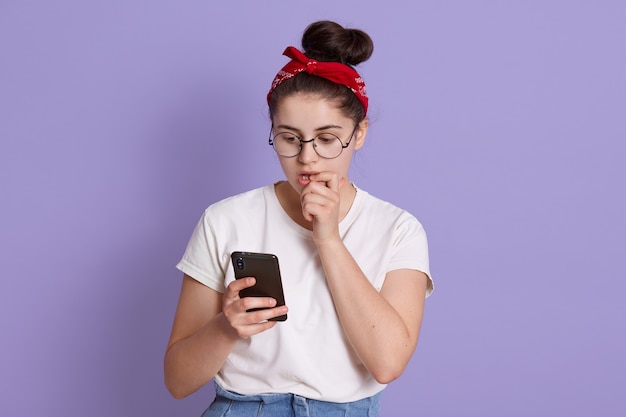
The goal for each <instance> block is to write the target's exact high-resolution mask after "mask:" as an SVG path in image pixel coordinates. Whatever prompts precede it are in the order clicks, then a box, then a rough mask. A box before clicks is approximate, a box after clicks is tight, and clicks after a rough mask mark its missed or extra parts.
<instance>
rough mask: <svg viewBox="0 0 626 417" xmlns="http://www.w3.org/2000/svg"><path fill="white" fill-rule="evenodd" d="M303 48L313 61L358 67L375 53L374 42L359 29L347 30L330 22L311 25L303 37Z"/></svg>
mask: <svg viewBox="0 0 626 417" xmlns="http://www.w3.org/2000/svg"><path fill="white" fill-rule="evenodd" d="M302 48H303V49H304V53H305V54H306V55H307V56H308V57H309V58H311V59H316V60H318V61H329V62H341V63H342V64H347V65H358V64H360V63H361V62H364V61H367V60H368V59H369V57H370V56H372V52H374V42H372V39H371V38H370V37H369V35H368V34H367V33H365V32H363V31H362V30H359V29H347V28H344V27H343V26H341V25H339V24H338V23H335V22H331V21H330V20H322V21H319V22H315V23H311V24H310V25H309V26H308V27H307V28H306V30H305V31H304V34H303V35H302Z"/></svg>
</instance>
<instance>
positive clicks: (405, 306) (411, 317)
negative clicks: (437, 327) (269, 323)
mask: <svg viewBox="0 0 626 417" xmlns="http://www.w3.org/2000/svg"><path fill="white" fill-rule="evenodd" d="M311 179H312V182H311V183H310V184H309V185H308V186H307V187H305V189H304V190H303V192H302V194H301V197H300V199H301V205H302V214H303V216H304V218H305V219H306V220H308V221H311V222H312V226H313V239H314V241H315V244H316V245H317V248H318V251H319V255H320V258H321V261H322V265H323V267H324V272H325V275H326V281H327V283H328V286H329V288H330V292H331V294H332V297H333V301H334V304H335V308H336V310H337V315H338V317H339V321H340V322H341V326H342V328H343V330H344V332H345V334H346V336H347V337H348V340H349V341H350V343H351V345H352V348H353V349H354V351H355V352H356V354H357V355H358V357H359V358H360V359H361V362H362V363H363V365H364V366H365V367H366V368H367V369H368V370H369V371H370V373H371V374H372V375H373V376H374V378H376V380H377V381H378V382H380V383H388V382H390V381H392V380H394V379H396V378H397V377H399V376H400V375H401V374H402V372H403V371H404V369H405V368H406V366H407V364H408V362H409V360H410V358H411V355H412V354H413V352H414V351H415V347H416V346H417V339H418V336H419V330H420V327H421V323H422V315H423V312H424V300H425V297H426V290H427V280H428V277H427V276H426V274H424V273H423V272H420V271H416V270H409V269H402V270H396V271H391V272H389V273H388V274H387V276H386V277H385V283H384V284H383V288H382V289H381V291H380V293H379V292H378V291H376V289H375V288H374V287H373V286H372V284H371V283H370V282H369V281H368V279H367V277H366V276H365V275H364V274H363V271H361V268H360V267H359V265H358V264H357V263H356V261H355V260H354V258H353V257H352V255H351V254H350V252H349V251H348V249H347V248H346V246H345V245H344V243H343V241H342V239H341V237H340V235H339V230H338V223H339V222H338V216H339V208H340V190H341V188H342V186H343V185H344V184H345V180H344V179H339V178H338V177H337V175H336V174H334V173H332V172H324V173H320V174H317V175H315V176H311Z"/></svg>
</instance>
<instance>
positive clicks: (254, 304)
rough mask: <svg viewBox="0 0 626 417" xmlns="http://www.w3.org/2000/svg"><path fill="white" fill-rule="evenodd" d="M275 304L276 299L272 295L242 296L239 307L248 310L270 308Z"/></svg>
mask: <svg viewBox="0 0 626 417" xmlns="http://www.w3.org/2000/svg"><path fill="white" fill-rule="evenodd" d="M275 306H276V300H275V299H273V298H272V297H244V298H242V299H241V307H242V309H243V310H245V311H248V310H251V309H253V308H272V307H275Z"/></svg>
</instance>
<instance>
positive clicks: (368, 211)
mask: <svg viewBox="0 0 626 417" xmlns="http://www.w3.org/2000/svg"><path fill="white" fill-rule="evenodd" d="M357 195H358V196H359V200H360V201H359V206H360V209H359V214H360V215H366V216H374V217H377V218H380V219H381V220H383V221H385V222H386V223H389V222H392V223H395V224H399V223H406V224H413V225H414V226H416V227H417V226H418V227H420V228H421V227H422V226H421V223H420V222H419V220H417V218H416V217H415V216H414V215H413V214H411V213H409V212H408V211H407V210H405V209H403V208H401V207H398V206H396V205H395V204H393V203H390V202H388V201H385V200H383V199H381V198H378V197H376V196H374V195H372V194H370V193H368V192H367V191H365V190H362V189H360V188H357Z"/></svg>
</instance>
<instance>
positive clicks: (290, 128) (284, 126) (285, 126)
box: [276, 124, 343, 132]
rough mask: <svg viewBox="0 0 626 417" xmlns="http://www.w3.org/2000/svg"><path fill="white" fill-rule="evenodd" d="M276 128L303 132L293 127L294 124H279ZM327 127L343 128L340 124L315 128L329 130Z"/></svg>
mask: <svg viewBox="0 0 626 417" xmlns="http://www.w3.org/2000/svg"><path fill="white" fill-rule="evenodd" d="M276 128H278V129H287V130H294V131H296V132H301V130H300V129H298V128H296V127H293V126H289V125H284V124H283V125H278V126H276ZM327 129H343V126H339V125H325V126H321V127H318V128H317V129H315V131H316V132H319V131H320V130H327Z"/></svg>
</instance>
